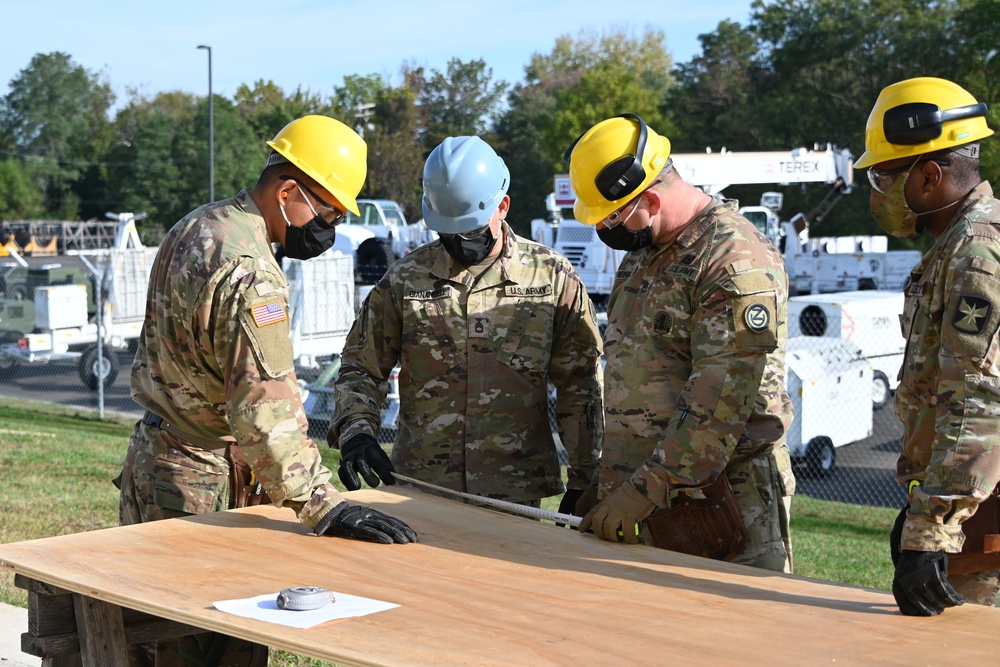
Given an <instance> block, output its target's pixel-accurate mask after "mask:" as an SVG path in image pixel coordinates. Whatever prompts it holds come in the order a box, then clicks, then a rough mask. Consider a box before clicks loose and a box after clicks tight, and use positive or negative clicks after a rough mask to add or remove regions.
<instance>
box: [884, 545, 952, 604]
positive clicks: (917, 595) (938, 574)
mask: <svg viewBox="0 0 1000 667" xmlns="http://www.w3.org/2000/svg"><path fill="white" fill-rule="evenodd" d="M892 596H893V597H894V598H896V604H897V605H899V611H900V612H901V613H902V614H903V615H904V616H937V615H938V614H940V613H941V612H942V611H944V610H945V609H947V608H948V607H954V606H957V605H960V604H964V603H965V598H963V597H962V596H961V595H959V594H958V593H957V592H956V591H955V589H954V588H953V587H952V585H951V584H950V583H948V554H946V553H945V552H943V551H912V550H910V549H904V550H902V551H901V552H900V553H899V562H897V563H896V574H895V576H894V577H893V579H892Z"/></svg>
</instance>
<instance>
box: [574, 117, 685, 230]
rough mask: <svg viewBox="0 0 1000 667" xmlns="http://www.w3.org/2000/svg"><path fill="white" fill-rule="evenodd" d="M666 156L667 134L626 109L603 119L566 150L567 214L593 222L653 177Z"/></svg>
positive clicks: (613, 208)
mask: <svg viewBox="0 0 1000 667" xmlns="http://www.w3.org/2000/svg"><path fill="white" fill-rule="evenodd" d="M669 157H670V140H669V139H667V138H666V137H662V136H660V135H659V134H657V133H656V132H654V131H653V130H651V129H649V128H648V127H646V122H645V121H644V120H643V119H642V118H640V117H639V116H637V115H635V114H631V113H627V114H622V115H621V116H615V117H614V118H608V119H607V120H603V121H601V122H600V123H598V124H597V125H595V126H593V127H592V128H590V129H589V130H587V131H586V132H584V133H583V134H582V135H581V136H580V138H579V139H577V140H576V141H575V142H574V143H573V145H572V146H570V147H569V150H567V151H566V156H565V158H566V161H567V162H568V163H569V180H570V183H571V184H572V185H573V191H574V192H576V203H575V204H574V205H573V215H574V216H575V217H576V219H577V220H579V221H580V222H582V223H583V224H585V225H596V224H597V223H598V222H600V221H601V220H603V219H604V218H606V217H608V215H609V214H611V213H612V212H614V211H616V210H618V209H619V208H621V207H622V206H624V205H625V204H627V203H628V202H629V201H630V200H631V199H632V198H634V197H635V196H637V195H638V194H639V193H641V192H642V191H643V190H645V189H646V188H647V187H649V185H650V184H651V183H652V182H653V181H654V180H656V177H657V175H659V173H660V170H661V169H662V168H663V166H664V165H665V164H666V163H667V158H669Z"/></svg>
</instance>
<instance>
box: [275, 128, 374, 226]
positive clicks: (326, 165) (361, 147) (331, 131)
mask: <svg viewBox="0 0 1000 667" xmlns="http://www.w3.org/2000/svg"><path fill="white" fill-rule="evenodd" d="M267 145H268V146H270V147H271V148H272V149H273V150H274V151H275V152H276V153H278V154H279V155H281V157H283V158H285V159H286V160H288V161H289V162H291V163H292V164H294V165H295V166H296V167H298V168H299V169H301V170H302V171H303V172H304V173H305V174H306V175H308V176H309V177H310V178H312V179H313V180H314V181H316V182H317V183H318V184H319V185H321V186H322V187H323V188H325V189H326V190H327V192H329V193H330V194H332V195H333V196H334V197H336V198H337V201H338V202H340V203H341V204H343V205H344V206H346V207H347V209H348V210H349V211H351V213H354V214H355V215H357V214H358V194H359V193H360V192H361V187H362V186H363V185H364V184H365V177H366V176H367V175H368V145H367V144H366V143H365V140H364V139H362V138H361V136H360V135H359V134H358V133H357V132H355V131H354V130H352V129H351V128H349V127H348V126H347V125H344V124H343V123H341V122H340V121H339V120H336V119H334V118H329V117H327V116H303V117H302V118H298V119H296V120H293V121H292V122H291V123H289V124H288V125H286V126H285V127H283V128H281V131H280V132H278V134H276V135H274V139H272V140H271V141H268V142H267ZM272 157H273V156H272ZM274 163H275V161H274V160H272V159H269V160H268V165H271V164H274Z"/></svg>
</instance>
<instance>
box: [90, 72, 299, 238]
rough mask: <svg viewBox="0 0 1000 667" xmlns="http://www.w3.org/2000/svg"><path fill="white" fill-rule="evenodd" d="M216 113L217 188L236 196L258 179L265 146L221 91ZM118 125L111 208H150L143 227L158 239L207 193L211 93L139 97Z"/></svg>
mask: <svg viewBox="0 0 1000 667" xmlns="http://www.w3.org/2000/svg"><path fill="white" fill-rule="evenodd" d="M214 112H215V114H214V115H215V189H216V195H217V196H219V197H230V196H232V195H233V194H235V193H236V192H237V191H238V190H240V189H241V188H249V187H252V186H253V184H254V183H255V182H256V179H257V176H258V175H259V174H260V171H261V169H263V166H264V159H265V156H266V147H263V146H264V144H263V140H262V139H258V138H257V137H255V136H254V133H253V129H252V126H251V124H250V123H248V122H247V121H246V120H245V119H244V118H243V117H242V116H241V115H240V113H239V111H238V109H237V107H236V106H235V105H234V104H233V103H232V102H230V101H229V100H227V99H225V98H222V97H216V98H215V100H214ZM115 129H116V133H117V135H118V141H117V143H116V144H115V146H114V147H113V148H112V150H111V151H110V152H109V153H108V155H107V158H106V160H105V162H106V168H105V172H106V178H105V182H106V184H107V186H106V192H107V195H106V202H107V204H106V205H107V209H106V210H111V211H116V212H117V211H134V212H139V211H142V212H145V213H147V214H148V218H147V219H145V220H142V221H140V222H139V223H138V225H139V229H140V233H141V234H142V236H143V240H144V241H145V242H147V243H151V242H156V241H158V239H159V237H160V236H161V235H162V234H163V233H164V232H165V231H166V229H169V228H170V227H171V226H172V225H173V224H174V223H175V222H176V221H177V220H179V219H180V218H182V217H183V216H184V215H186V214H187V213H188V212H190V211H191V210H193V209H194V208H196V207H198V206H200V205H201V204H204V203H206V201H207V199H208V100H207V99H206V98H197V97H195V96H193V95H190V94H187V93H182V92H170V93H161V94H159V95H157V96H156V97H154V98H152V99H144V98H135V99H133V100H132V102H131V103H130V104H129V105H128V106H126V107H125V108H124V109H122V110H121V111H120V112H119V113H118V116H117V117H116V119H115ZM279 129H280V128H279Z"/></svg>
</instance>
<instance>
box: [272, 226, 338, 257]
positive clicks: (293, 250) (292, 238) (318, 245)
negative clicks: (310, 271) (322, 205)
mask: <svg viewBox="0 0 1000 667" xmlns="http://www.w3.org/2000/svg"><path fill="white" fill-rule="evenodd" d="M336 238H337V228H336V227H334V226H333V225H330V224H327V222H326V221H325V220H324V219H323V216H321V215H317V216H316V217H314V218H313V219H312V220H310V221H309V222H307V223H306V224H304V225H303V226H301V227H295V226H293V225H288V226H287V227H285V243H284V246H285V256H286V257H289V258H291V259H312V258H313V257H319V256H320V255H322V254H323V253H324V252H326V251H327V250H329V249H330V248H331V247H333V241H334V239H336Z"/></svg>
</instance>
